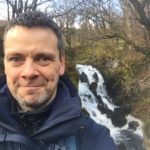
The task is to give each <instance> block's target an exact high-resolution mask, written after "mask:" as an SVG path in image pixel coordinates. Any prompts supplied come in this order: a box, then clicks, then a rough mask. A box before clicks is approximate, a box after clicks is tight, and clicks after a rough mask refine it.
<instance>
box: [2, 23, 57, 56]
mask: <svg viewBox="0 0 150 150" xmlns="http://www.w3.org/2000/svg"><path fill="white" fill-rule="evenodd" d="M57 45H58V39H57V36H56V34H55V33H54V31H53V30H51V29H50V28H40V27H34V28H28V27H24V26H15V27H13V28H11V29H10V30H9V31H8V32H7V34H6V37H5V42H4V52H5V53H7V52H10V51H14V50H22V51H24V50H25V51H28V50H34V51H35V50H39V49H41V50H46V49H47V50H49V49H57Z"/></svg>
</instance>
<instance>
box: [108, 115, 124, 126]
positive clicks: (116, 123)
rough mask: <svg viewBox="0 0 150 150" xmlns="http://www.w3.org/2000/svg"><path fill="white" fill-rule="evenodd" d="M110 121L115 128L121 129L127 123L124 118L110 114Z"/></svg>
mask: <svg viewBox="0 0 150 150" xmlns="http://www.w3.org/2000/svg"><path fill="white" fill-rule="evenodd" d="M111 121H112V124H113V125H114V126H115V127H123V126H124V125H125V124H126V123H127V119H126V118H125V116H123V115H121V114H119V113H112V114H111Z"/></svg>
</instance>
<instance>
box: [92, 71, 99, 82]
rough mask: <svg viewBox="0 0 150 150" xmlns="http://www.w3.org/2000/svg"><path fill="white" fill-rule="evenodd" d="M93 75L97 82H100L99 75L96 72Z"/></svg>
mask: <svg viewBox="0 0 150 150" xmlns="http://www.w3.org/2000/svg"><path fill="white" fill-rule="evenodd" d="M93 77H94V79H95V82H98V75H97V73H96V72H95V73H94V74H93Z"/></svg>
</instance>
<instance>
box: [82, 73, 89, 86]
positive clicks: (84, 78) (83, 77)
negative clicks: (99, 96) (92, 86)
mask: <svg viewBox="0 0 150 150" xmlns="http://www.w3.org/2000/svg"><path fill="white" fill-rule="evenodd" d="M80 81H81V82H86V83H88V78H87V75H86V74H85V73H84V72H82V73H81V75H80Z"/></svg>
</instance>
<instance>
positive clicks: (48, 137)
mask: <svg viewBox="0 0 150 150" xmlns="http://www.w3.org/2000/svg"><path fill="white" fill-rule="evenodd" d="M58 88H59V90H58V91H59V92H58V93H57V96H56V98H57V102H56V103H55V104H54V105H53V108H52V110H51V113H50V114H49V115H48V118H47V119H46V121H45V122H44V123H43V124H42V125H41V127H40V128H39V129H38V130H37V131H36V132H34V133H33V134H32V135H30V136H26V135H24V132H23V131H22V128H21V127H20V122H17V121H16V119H14V117H13V115H12V112H11V107H12V100H11V98H10V97H9V96H8V94H7V93H8V92H7V91H8V88H7V85H6V81H5V78H1V79H0V150H33V148H34V149H35V150H36V149H38V148H39V147H41V150H48V149H50V146H49V145H50V144H56V143H57V141H58V140H60V139H62V138H65V137H68V136H71V135H75V136H76V139H77V140H76V141H77V149H78V150H116V146H115V144H114V141H113V139H112V138H111V137H110V133H109V130H108V129H107V128H106V127H104V126H102V125H99V124H96V123H95V122H94V121H93V120H92V119H90V118H89V117H88V116H86V115H85V114H84V113H83V112H82V111H81V102H80V98H79V96H78V94H77V92H76V90H75V88H74V87H73V86H72V84H71V82H70V81H69V80H68V79H65V78H61V79H60V81H59V84H58ZM8 135H9V136H8ZM21 141H25V142H26V143H27V144H24V143H23V142H21Z"/></svg>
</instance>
